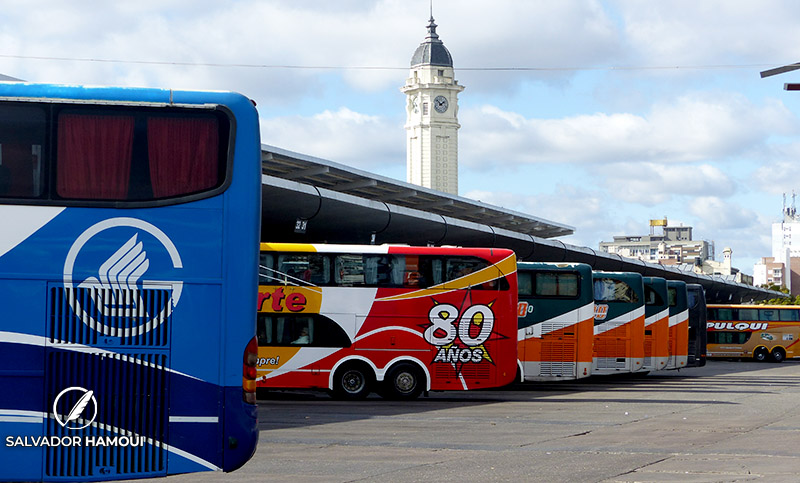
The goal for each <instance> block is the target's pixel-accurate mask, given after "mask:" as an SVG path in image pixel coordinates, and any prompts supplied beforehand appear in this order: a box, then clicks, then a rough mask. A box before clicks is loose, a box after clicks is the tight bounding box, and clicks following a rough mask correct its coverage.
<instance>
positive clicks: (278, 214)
mask: <svg viewBox="0 0 800 483" xmlns="http://www.w3.org/2000/svg"><path fill="white" fill-rule="evenodd" d="M261 151H262V227H261V239H262V241H271V242H302V243H352V244H370V243H375V244H383V243H396V244H408V245H458V246H484V247H498V248H500V247H502V248H510V249H512V250H514V251H515V252H516V254H517V258H518V259H519V260H525V261H543V262H581V263H587V264H589V265H591V266H592V268H593V269H594V270H605V271H625V272H639V273H641V274H642V275H644V276H648V277H663V278H666V279H672V280H683V281H685V282H687V283H698V284H701V285H702V286H703V287H704V288H705V290H706V298H707V300H708V301H709V302H716V303H739V302H746V301H750V300H763V299H770V298H775V297H781V296H784V295H783V294H781V293H779V292H775V291H770V290H765V289H761V288H757V287H753V286H752V285H746V284H741V283H737V282H734V281H730V280H726V279H724V278H721V277H717V276H715V277H711V276H708V275H699V274H696V273H694V272H691V271H681V270H679V269H678V268H676V267H672V266H663V265H660V264H653V263H647V262H643V261H641V260H636V259H631V258H624V257H620V256H619V255H616V254H608V253H605V252H599V251H595V250H594V249H592V248H588V247H578V246H574V245H569V244H565V243H563V242H561V241H560V240H557V239H555V237H559V236H565V235H571V234H572V233H574V231H575V229H574V228H573V227H571V226H568V225H564V224H560V223H556V222H553V221H549V220H546V219H543V218H538V217H534V216H530V215H526V214H523V213H519V212H515V211H511V210H506V209H505V208H500V207H497V206H492V205H489V204H486V203H481V202H479V201H473V200H470V199H467V198H462V197H459V196H454V195H450V194H446V193H442V192H439V191H435V190H431V189H428V188H423V187H421V186H416V185H412V184H409V183H405V182H401V181H397V180H393V179H390V178H386V177H382V176H378V175H374V174H371V173H368V172H365V171H361V170H357V169H354V168H350V167H348V166H344V165H341V164H338V163H334V162H332V161H328V160H324V159H320V158H315V157H312V156H307V155H303V154H299V153H294V152H291V151H286V150H284V149H280V148H276V147H273V146H268V145H262V147H261Z"/></svg>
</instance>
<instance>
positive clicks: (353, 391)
mask: <svg viewBox="0 0 800 483" xmlns="http://www.w3.org/2000/svg"><path fill="white" fill-rule="evenodd" d="M371 384H372V378H371V377H370V369H369V368H368V367H366V366H365V365H364V364H345V365H343V366H342V367H340V368H339V369H337V370H336V373H335V374H334V376H333V397H334V398H336V399H350V400H355V399H365V398H366V397H367V396H369V393H370V392H371V388H370V385H371Z"/></svg>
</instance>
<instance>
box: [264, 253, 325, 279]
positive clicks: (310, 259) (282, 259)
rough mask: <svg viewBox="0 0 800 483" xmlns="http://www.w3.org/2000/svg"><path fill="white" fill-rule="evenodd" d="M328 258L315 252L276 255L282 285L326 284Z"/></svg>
mask: <svg viewBox="0 0 800 483" xmlns="http://www.w3.org/2000/svg"><path fill="white" fill-rule="evenodd" d="M330 266H331V262H330V258H329V257H328V256H327V255H321V254H317V253H291V254H281V255H278V274H276V275H278V276H279V277H280V283H282V284H283V285H304V284H305V285H308V284H311V285H327V284H328V283H329V282H330Z"/></svg>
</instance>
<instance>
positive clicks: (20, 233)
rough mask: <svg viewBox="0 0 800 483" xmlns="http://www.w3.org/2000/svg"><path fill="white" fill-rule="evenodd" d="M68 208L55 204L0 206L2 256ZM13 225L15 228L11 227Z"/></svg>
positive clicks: (0, 249)
mask: <svg viewBox="0 0 800 483" xmlns="http://www.w3.org/2000/svg"><path fill="white" fill-rule="evenodd" d="M65 209H66V208H64V207H63V206H62V207H55V206H24V205H3V206H0V220H3V229H2V230H0V257H2V256H3V255H5V254H6V253H7V252H9V251H11V250H12V249H13V248H14V247H16V246H17V245H19V244H20V243H22V242H23V241H25V240H27V239H28V237H30V236H31V235H33V234H34V233H36V232H37V231H38V230H39V229H41V228H42V227H43V226H45V225H46V224H48V223H49V222H50V221H51V220H52V219H53V218H55V217H56V216H58V214H59V213H61V212H62V211H64V210H65ZM10 227H13V228H10Z"/></svg>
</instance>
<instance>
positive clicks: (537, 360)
mask: <svg viewBox="0 0 800 483" xmlns="http://www.w3.org/2000/svg"><path fill="white" fill-rule="evenodd" d="M517 279H518V284H519V313H518V316H519V332H518V334H517V337H518V342H519V344H518V345H517V356H518V357H519V360H520V374H521V376H522V377H521V379H522V380H523V381H559V380H571V379H579V378H582V377H587V376H589V375H591V370H592V342H593V341H592V339H593V327H594V298H593V297H592V267H591V266H589V265H586V264H584V263H527V262H525V263H518V264H517Z"/></svg>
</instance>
